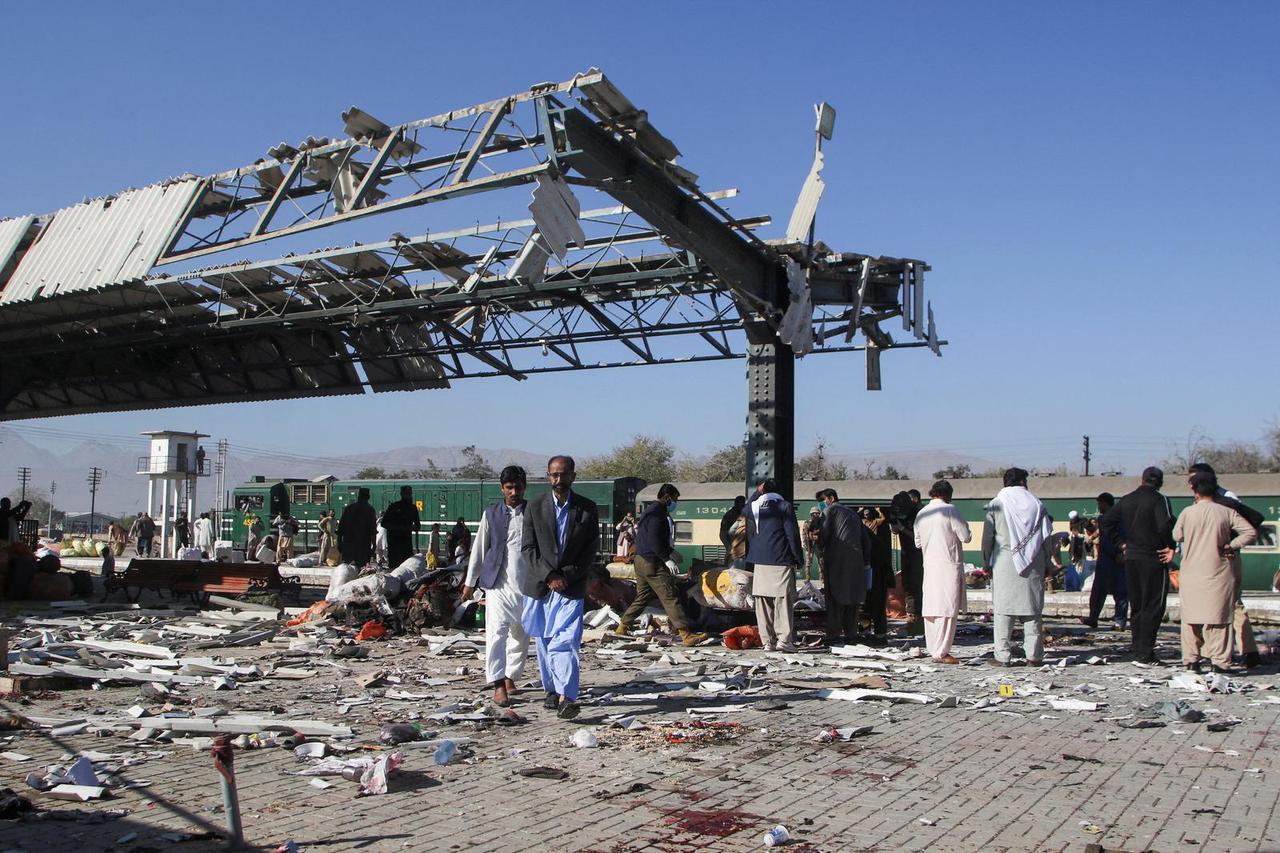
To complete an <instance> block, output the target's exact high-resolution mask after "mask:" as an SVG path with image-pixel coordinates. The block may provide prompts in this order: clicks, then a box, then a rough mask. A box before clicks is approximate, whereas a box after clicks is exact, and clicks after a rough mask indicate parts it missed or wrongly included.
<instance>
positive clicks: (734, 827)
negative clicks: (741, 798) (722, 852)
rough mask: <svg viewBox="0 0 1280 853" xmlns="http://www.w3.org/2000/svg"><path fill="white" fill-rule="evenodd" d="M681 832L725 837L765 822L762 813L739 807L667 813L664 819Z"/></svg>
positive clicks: (683, 810) (681, 810)
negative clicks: (744, 810) (739, 809)
mask: <svg viewBox="0 0 1280 853" xmlns="http://www.w3.org/2000/svg"><path fill="white" fill-rule="evenodd" d="M664 822H665V823H666V824H668V825H669V826H674V827H675V828H677V829H679V830H680V831H681V832H688V833H691V834H693V835H714V836H716V837H717V838H724V837H726V836H729V835H733V834H734V833H737V832H741V831H742V830H744V829H751V828H752V827H754V826H758V825H760V824H762V823H763V822H764V818H763V817H761V816H760V815H756V814H751V813H749V812H743V811H738V810H737V809H708V810H706V811H700V810H697V809H680V810H678V811H674V812H671V813H670V814H668V815H667V817H666V820H665V821H664Z"/></svg>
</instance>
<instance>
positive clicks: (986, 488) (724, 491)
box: [638, 472, 1280, 501]
mask: <svg viewBox="0 0 1280 853" xmlns="http://www.w3.org/2000/svg"><path fill="white" fill-rule="evenodd" d="M1219 479H1220V480H1221V482H1222V485H1223V486H1225V487H1226V488H1228V489H1230V490H1231V491H1233V492H1235V493H1236V494H1237V495H1241V496H1245V495H1280V474H1224V475H1222V476H1221V477H1220V478H1219ZM933 483H934V481H933V480H841V481H825V480H799V481H797V482H796V484H795V494H796V495H798V496H799V497H800V500H801V501H806V500H811V499H812V498H813V496H814V494H816V493H817V492H819V491H821V490H822V489H835V491H836V493H837V494H839V495H840V499H841V500H842V501H858V500H885V501H887V500H889V499H891V498H892V497H893V496H894V495H896V494H897V493H898V492H901V491H905V490H907V489H918V490H919V491H920V494H921V495H927V494H928V493H929V487H930V486H932V485H933ZM950 483H951V485H952V487H953V488H954V489H955V495H954V497H953V500H977V499H982V500H986V499H990V498H992V497H994V496H995V494H996V492H998V491H1000V489H1001V488H1002V487H1003V485H1004V483H1003V482H1002V481H1001V480H997V479H996V478H994V477H976V478H969V479H956V480H951V481H950ZM1140 483H1141V478H1140V477H1139V476H1138V475H1136V474H1135V475H1134V476H1131V477H1129V476H1125V477H1032V478H1031V479H1030V480H1029V481H1028V483H1027V486H1028V488H1030V489H1031V491H1032V492H1033V493H1035V495H1036V496H1037V497H1040V498H1051V499H1071V498H1090V499H1092V498H1094V497H1097V496H1098V494H1100V493H1102V492H1111V494H1113V495H1115V496H1116V497H1120V496H1121V495H1124V494H1126V493H1128V492H1131V491H1133V490H1134V489H1136V488H1137V487H1138V486H1139V484H1140ZM660 485H661V484H655V485H652V486H649V487H647V488H645V489H644V490H643V491H641V492H640V494H639V495H638V498H639V499H640V500H642V501H652V500H657V498H658V488H659V486H660ZM674 485H675V487H676V488H677V489H679V490H680V499H681V500H684V501H698V500H705V501H709V500H730V499H732V498H733V496H734V495H740V494H743V491H742V490H743V484H742V483H675V484H674ZM1164 491H1165V492H1166V493H1167V494H1170V495H1172V496H1175V497H1177V496H1180V495H1182V494H1183V493H1184V492H1185V493H1188V494H1189V491H1188V490H1187V488H1186V486H1185V485H1184V484H1183V483H1182V479H1181V477H1175V476H1174V475H1173V474H1172V473H1170V472H1165V488H1164Z"/></svg>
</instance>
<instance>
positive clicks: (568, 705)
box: [556, 699, 581, 720]
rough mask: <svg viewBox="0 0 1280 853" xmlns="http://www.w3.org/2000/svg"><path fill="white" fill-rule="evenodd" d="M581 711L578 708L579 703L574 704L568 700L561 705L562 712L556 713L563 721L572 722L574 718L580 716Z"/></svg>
mask: <svg viewBox="0 0 1280 853" xmlns="http://www.w3.org/2000/svg"><path fill="white" fill-rule="evenodd" d="M579 710H581V709H579V708H578V703H577V702H572V701H570V700H568V699H566V700H564V702H562V703H561V704H560V710H559V711H558V712H556V716H557V717H559V718H560V719H562V720H572V719H573V718H574V717H576V716H578V711H579Z"/></svg>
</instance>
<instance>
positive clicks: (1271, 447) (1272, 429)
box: [1262, 421, 1280, 470]
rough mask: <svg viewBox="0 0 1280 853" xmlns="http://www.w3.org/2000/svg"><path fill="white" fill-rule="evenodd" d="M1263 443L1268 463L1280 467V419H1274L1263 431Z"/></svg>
mask: <svg viewBox="0 0 1280 853" xmlns="http://www.w3.org/2000/svg"><path fill="white" fill-rule="evenodd" d="M1262 444H1263V447H1264V448H1265V449H1266V452H1267V465H1268V467H1270V468H1272V469H1273V470H1274V469H1275V468H1280V421H1272V422H1271V423H1270V424H1269V425H1268V426H1267V429H1266V431H1265V432H1263V433H1262Z"/></svg>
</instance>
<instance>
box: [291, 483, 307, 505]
mask: <svg viewBox="0 0 1280 853" xmlns="http://www.w3.org/2000/svg"><path fill="white" fill-rule="evenodd" d="M308 488H309V487H308V486H307V484H306V483H294V484H293V485H292V486H291V491H292V492H293V497H292V499H291V500H292V502H293V503H295V504H304V503H309V502H310V499H311V498H310V495H309V494H308V493H307V492H308Z"/></svg>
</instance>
